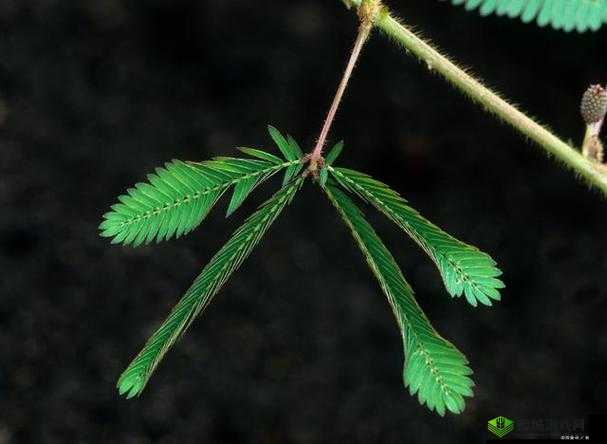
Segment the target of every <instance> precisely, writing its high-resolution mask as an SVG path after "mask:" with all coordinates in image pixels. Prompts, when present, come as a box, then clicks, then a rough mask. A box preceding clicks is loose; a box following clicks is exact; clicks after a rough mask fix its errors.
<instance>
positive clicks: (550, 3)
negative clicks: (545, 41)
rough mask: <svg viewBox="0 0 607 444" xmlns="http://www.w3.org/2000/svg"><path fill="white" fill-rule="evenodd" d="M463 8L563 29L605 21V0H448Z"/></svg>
mask: <svg viewBox="0 0 607 444" xmlns="http://www.w3.org/2000/svg"><path fill="white" fill-rule="evenodd" d="M451 2H452V3H453V4H454V5H461V4H463V5H464V6H465V8H466V10H473V9H478V10H479V12H480V14H481V15H482V16H487V15H490V14H497V15H505V16H508V17H510V18H515V17H520V18H521V20H522V21H523V22H525V23H528V22H531V21H533V20H535V21H536V23H537V24H538V25H539V26H542V27H543V26H546V25H548V24H549V25H551V26H552V27H553V28H554V29H562V30H564V31H566V32H570V31H573V30H576V31H578V32H585V31H587V30H591V31H596V30H598V29H599V28H600V27H601V26H602V25H603V23H605V22H606V21H607V0H451Z"/></svg>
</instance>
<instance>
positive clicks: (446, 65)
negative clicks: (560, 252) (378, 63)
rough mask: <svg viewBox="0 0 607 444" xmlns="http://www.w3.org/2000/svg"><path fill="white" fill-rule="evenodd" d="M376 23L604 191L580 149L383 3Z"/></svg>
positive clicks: (357, 1)
mask: <svg viewBox="0 0 607 444" xmlns="http://www.w3.org/2000/svg"><path fill="white" fill-rule="evenodd" d="M345 3H346V6H353V7H359V6H360V5H361V4H362V3H363V0H345ZM375 27H376V28H378V29H380V30H381V31H382V32H384V33H385V34H386V35H387V36H389V37H390V38H392V39H393V40H394V41H396V42H397V43H398V44H400V45H402V46H403V47H404V48H405V49H406V50H407V51H408V52H411V53H413V54H414V55H415V56H417V57H418V58H419V59H420V60H421V61H422V62H424V63H426V64H427V65H428V66H430V67H432V69H433V70H434V71H436V72H437V73H439V74H440V75H441V76H443V77H444V78H445V79H446V80H447V81H449V82H450V83H451V84H453V85H454V86H455V87H456V88H458V89H459V90H461V91H462V92H463V93H464V94H465V95H467V96H468V97H470V98H471V99H472V100H473V101H474V102H476V103H478V104H480V105H481V106H482V107H483V108H484V109H485V110H487V111H488V112H490V113H492V114H494V115H496V116H497V117H498V118H500V119H502V120H503V121H504V122H506V123H508V124H509V125H511V126H512V127H513V128H514V129H516V130H517V131H518V132H520V133H522V134H523V135H524V136H525V137H528V138H529V139H531V140H533V141H534V142H536V143H537V144H538V145H539V146H540V147H541V148H543V149H544V150H545V151H546V152H547V153H548V154H549V155H552V156H554V157H555V158H556V159H558V160H559V161H561V162H562V163H563V164H564V165H565V166H566V167H567V168H569V169H571V170H572V171H573V172H575V173H576V174H577V175H579V176H580V177H582V178H584V179H585V180H586V181H587V182H588V183H589V184H590V185H591V186H594V187H596V188H598V189H600V190H601V191H602V192H603V193H605V194H606V195H607V175H606V174H603V173H602V172H601V171H600V170H599V166H598V165H596V164H594V163H592V162H591V161H589V160H587V159H585V158H584V157H583V156H582V155H581V154H580V152H579V151H577V150H575V149H573V148H572V147H571V146H569V145H568V144H567V143H565V142H563V141H562V140H561V139H560V138H558V137H557V136H556V135H554V134H552V133H551V132H550V131H548V130H547V129H546V128H544V127H543V126H541V125H540V124H539V123H537V122H536V121H534V120H533V119H531V118H530V117H528V116H526V115H525V114H524V113H522V112H521V111H520V110H519V109H517V108H516V107H515V106H513V105H511V104H510V103H508V102H507V101H505V100H504V99H502V98H501V97H500V96H499V95H498V94H496V93H495V92H493V91H491V90H490V89H489V88H487V87H486V86H484V85H483V84H482V83H481V82H479V81H478V80H476V79H475V78H474V77H472V76H471V75H470V74H468V73H466V72H465V71H464V70H463V69H461V68H459V67H458V66H457V65H455V64H454V63H453V62H452V61H451V60H449V59H448V58H447V57H445V56H444V55H442V54H441V53H440V52H439V51H437V50H436V49H435V48H434V47H432V46H431V45H430V44H429V43H428V42H426V41H424V40H423V39H421V38H420V37H419V36H417V35H416V34H415V33H414V32H413V31H411V30H410V29H409V28H407V27H406V26H405V25H403V24H402V23H401V22H400V21H399V20H398V19H397V18H395V17H393V16H392V15H391V14H390V12H389V11H388V9H387V8H386V7H385V6H384V7H383V11H382V13H381V14H379V15H378V17H377V19H376V20H375Z"/></svg>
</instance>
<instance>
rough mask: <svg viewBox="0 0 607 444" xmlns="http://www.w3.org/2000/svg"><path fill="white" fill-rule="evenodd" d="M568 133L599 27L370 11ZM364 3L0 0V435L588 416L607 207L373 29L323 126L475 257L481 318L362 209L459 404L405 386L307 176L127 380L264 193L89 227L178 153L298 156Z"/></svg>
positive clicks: (371, 294)
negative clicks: (459, 392)
mask: <svg viewBox="0 0 607 444" xmlns="http://www.w3.org/2000/svg"><path fill="white" fill-rule="evenodd" d="M388 3H389V5H390V6H391V7H393V9H394V10H395V11H396V12H397V13H398V14H399V15H400V16H402V17H404V18H406V20H407V21H408V22H409V23H411V24H414V25H415V27H416V28H417V29H419V30H420V31H421V32H423V34H424V35H426V36H427V37H428V38H430V39H432V40H433V41H434V42H435V43H436V44H437V45H438V46H440V47H442V48H443V49H444V50H445V51H446V52H447V53H448V54H450V55H452V56H453V57H454V58H455V59H456V60H459V61H460V62H461V63H462V64H463V65H464V66H469V67H473V68H472V69H473V71H474V72H475V73H477V74H478V75H479V76H480V77H482V78H483V79H485V80H486V82H487V83H488V84H489V85H491V86H493V87H495V88H496V89H497V90H499V91H501V92H502V93H503V94H504V95H505V96H506V97H510V98H511V99H512V100H513V101H514V102H516V103H519V104H521V106H522V108H523V109H525V110H527V111H528V112H529V113H530V114H532V115H534V116H538V118H539V119H540V120H541V121H543V122H545V123H546V124H547V125H549V126H550V127H552V128H554V129H555V130H557V132H558V133H559V134H560V135H562V136H563V138H565V139H567V140H569V139H571V140H573V141H574V142H579V140H580V139H581V136H582V133H583V125H582V122H581V119H580V118H579V116H578V103H579V100H580V97H581V94H582V92H583V91H584V89H585V88H586V87H587V86H588V85H589V84H590V83H593V82H594V83H596V82H605V81H606V80H607V79H606V74H607V57H605V44H606V43H607V29H604V30H602V31H600V32H598V33H594V34H592V33H591V34H585V35H578V34H564V33H561V32H555V31H552V30H550V29H539V28H537V27H535V26H531V25H522V24H520V23H519V22H518V21H512V20H508V19H503V18H493V17H492V18H485V19H482V18H480V17H479V16H478V15H477V14H476V13H467V12H465V11H464V10H463V9H462V8H455V7H451V6H449V5H448V4H447V3H445V2H438V1H428V0H410V1H404V0H403V1H397V0H392V1H389V2H388ZM355 30H356V19H355V16H354V14H352V13H351V12H348V11H347V10H345V8H344V7H343V5H342V4H341V3H340V2H339V1H336V0H297V1H281V2H279V1H270V0H257V1H252V0H249V1H244V0H240V1H238V0H229V1H228V0H197V1H193V0H180V1H166V0H164V1H161V0H147V1H135V0H82V1H79V2H70V1H65V0H63V1H61V0H2V1H1V2H0V205H1V208H0V269H1V270H2V275H3V277H2V278H1V279H0V282H1V284H0V285H1V286H0V288H1V298H0V443H2V444H7V443H30V442H32V443H47V442H49V443H55V442H58V443H61V442H66V443H71V442H81V443H97V442H118V443H123V442H124V443H148V442H160V443H184V442H208V443H316V442H319V443H321V442H322V443H325V442H326V443H337V442H339V443H342V442H344V443H375V442H378V443H379V442H381V443H403V442H407V443H442V442H445V443H451V442H453V443H468V442H483V441H484V439H485V437H486V431H485V429H486V421H487V420H488V419H491V418H493V417H494V416H497V415H505V416H508V417H510V418H513V419H518V418H527V419H533V418H539V419H542V418H564V419H572V418H580V417H582V418H583V417H584V415H585V414H586V413H589V412H600V411H604V410H605V409H606V399H607V376H606V375H607V372H606V370H607V335H606V334H605V333H607V326H606V324H605V311H606V309H607V301H606V291H605V286H604V279H605V271H606V269H607V254H606V252H607V242H606V240H607V239H606V234H605V222H606V220H607V218H606V210H607V201H606V200H605V199H604V198H603V197H602V196H600V195H599V194H598V193H597V192H595V191H589V190H588V187H587V186H585V185H584V184H583V183H581V182H579V181H578V180H576V178H575V177H574V176H573V175H572V174H570V173H568V172H566V171H564V170H563V169H562V168H561V167H560V166H559V165H557V164H556V163H555V162H553V161H552V160H549V159H547V158H546V156H545V155H544V154H543V153H542V151H541V150H539V149H538V148H537V147H535V146H534V145H532V144H529V143H527V142H526V141H525V140H523V139H522V138H521V137H520V136H518V135H517V134H515V132H514V131H513V130H511V129H510V128H509V127H506V126H505V125H503V124H501V123H500V122H498V121H496V120H495V119H494V118H492V117H491V116H488V115H486V114H485V113H483V111H482V110H480V109H478V108H477V107H476V106H474V105H472V104H471V103H470V102H468V101H467V99H465V98H463V97H462V95H461V94H460V93H459V92H457V91H456V90H455V89H454V88H452V87H451V86H449V85H447V84H446V83H445V82H444V81H443V80H441V79H440V78H438V77H436V76H435V75H433V74H432V73H430V72H428V69H427V68H426V67H425V66H423V65H421V64H418V63H417V62H416V61H415V60H413V59H412V58H409V57H406V56H405V54H404V53H403V52H401V51H400V50H399V49H398V48H396V47H395V46H394V45H393V44H392V43H390V42H389V41H387V40H386V39H384V38H382V37H380V36H374V38H373V39H372V41H371V42H370V43H369V45H368V47H367V48H366V51H365V53H364V55H363V58H362V61H361V63H360V65H359V67H358V70H357V71H356V73H355V76H354V78H353V80H352V83H351V85H350V89H349V91H348V94H347V96H346V98H345V100H344V102H343V106H342V108H341V110H340V112H339V115H338V119H337V121H336V124H335V127H334V131H333V132H332V135H331V138H332V139H333V140H336V139H337V138H343V139H345V141H346V150H345V152H344V154H343V155H342V159H341V163H342V165H345V166H349V167H352V168H356V169H361V170H364V171H366V172H368V173H370V174H372V175H374V176H376V177H377V178H379V179H381V180H383V181H385V182H387V183H389V184H391V185H392V186H393V187H394V188H395V189H397V190H399V191H400V192H401V193H402V194H403V195H404V196H405V197H407V198H408V199H409V200H410V201H411V202H412V204H413V205H415V206H416V207H417V208H418V209H419V210H420V211H421V212H422V213H423V214H425V215H426V216H427V217H429V218H430V219H431V220H433V221H435V222H436V223H437V224H439V225H441V226H442V227H444V228H445V229H447V230H448V231H449V232H451V233H453V234H454V235H456V236H457V237H459V238H461V239H463V240H466V241H467V242H470V243H473V244H475V245H477V246H479V247H480V248H482V249H483V250H485V251H487V252H489V253H490V254H491V255H492V256H493V257H494V258H495V259H496V260H497V261H498V262H499V264H500V265H501V267H502V269H503V270H504V280H505V282H506V283H507V286H508V287H507V289H506V290H505V291H504V292H503V302H501V303H499V304H497V305H496V306H495V307H493V308H490V309H489V308H476V309H473V308H472V307H470V306H468V305H467V304H466V303H465V301H464V300H463V299H459V300H451V299H450V298H449V296H448V295H447V293H446V292H445V291H444V289H443V288H442V285H441V281H440V278H439V275H438V274H437V272H436V271H435V269H434V268H433V266H432V263H431V262H430V260H429V259H428V258H427V257H425V256H424V254H423V253H422V252H421V251H420V250H419V249H418V248H417V247H415V246H414V245H413V244H412V242H410V241H409V240H407V239H406V238H405V236H404V235H403V234H402V233H401V232H400V231H399V230H398V229H397V228H396V227H394V226H393V225H391V224H390V223H389V222H387V221H386V220H384V219H383V218H382V217H380V216H377V215H376V214H375V212H373V211H370V210H369V211H368V214H369V217H370V218H371V220H372V221H373V222H374V223H375V224H376V226H377V228H378V231H379V232H380V233H381V235H382V236H383V237H384V239H385V240H386V242H387V244H388V245H389V246H390V247H391V248H392V250H393V251H394V254H395V256H396V257H397V259H398V260H399V263H400V264H401V266H402V268H403V270H404V273H405V275H406V276H407V277H408V279H409V280H410V282H411V284H412V285H413V286H414V288H415V289H416V292H417V296H418V299H419V301H420V304H421V305H422V306H423V308H424V309H425V310H426V311H427V313H428V315H429V316H430V318H431V319H432V321H433V323H434V325H435V326H436V328H437V329H438V330H439V331H440V332H441V333H442V334H444V335H445V336H446V337H448V338H450V339H452V340H453V342H454V343H455V344H456V345H458V346H459V347H460V348H461V350H462V351H464V353H466V354H467V355H468V357H469V358H470V360H471V364H472V366H473V368H474V369H475V372H476V374H475V380H476V383H477V388H476V396H475V397H474V398H473V399H471V400H470V401H469V402H468V406H467V410H466V412H465V413H464V414H463V415H461V416H453V415H451V416H447V417H446V418H444V419H441V418H439V417H438V416H437V415H435V414H433V413H429V412H428V411H427V410H426V409H425V408H424V407H420V406H419V404H418V402H417V400H416V399H414V398H412V397H411V396H409V394H408V393H407V391H406V390H405V389H404V388H403V386H402V380H401V371H402V370H401V369H402V360H403V356H402V346H401V340H400V338H399V333H398V330H397V328H396V325H395V322H394V321H393V316H392V313H391V312H390V309H389V306H388V304H387V303H386V301H385V298H384V296H383V295H382V294H381V292H380V290H379V288H378V285H377V284H376V282H375V281H374V279H373V277H372V276H371V274H370V273H369V272H368V271H367V269H366V265H365V264H364V261H363V259H362V257H361V255H360V253H359V252H358V251H357V249H356V247H355V246H354V244H353V242H352V240H351V239H350V235H349V233H348V232H347V230H346V229H345V228H344V227H343V226H342V225H341V223H340V221H339V220H338V217H337V216H336V214H335V212H334V211H333V209H332V208H331V207H330V205H328V204H327V202H326V201H325V199H324V198H323V196H322V195H321V194H319V193H318V190H317V189H315V186H313V185H312V184H311V183H310V184H308V185H307V186H306V187H305V188H304V189H303V190H302V192H301V193H300V195H299V197H298V199H296V201H295V202H294V204H293V205H292V206H291V207H290V208H288V211H286V212H285V213H284V214H283V216H281V218H280V219H279V220H278V222H277V223H276V224H275V226H273V227H272V229H271V231H270V233H269V235H268V236H267V238H266V239H265V240H264V241H263V243H262V245H261V246H260V247H259V248H258V249H257V250H256V252H255V253H254V254H253V255H252V256H251V257H250V258H249V259H248V260H247V262H246V263H245V265H244V266H243V268H242V269H241V270H240V272H238V273H237V274H236V275H235V276H234V278H233V279H232V280H231V282H230V283H229V285H228V286H227V287H226V288H225V289H224V291H222V292H221V293H220V294H219V295H218V297H217V298H216V300H215V302H214V303H213V305H212V306H211V307H210V309H209V310H208V311H207V312H206V314H205V315H204V317H203V318H202V319H199V320H198V321H197V322H196V324H195V325H194V326H193V328H192V329H191V330H190V331H189V333H188V334H187V335H186V336H185V337H184V338H183V340H182V341H180V343H179V344H178V345H177V346H176V347H175V348H174V350H173V351H172V352H171V353H170V354H169V355H167V358H166V359H165V361H164V362H163V364H162V365H161V366H160V368H159V370H158V372H157V373H156V375H155V376H154V377H153V379H152V381H151V383H150V385H149V387H148V389H147V390H146V392H145V393H144V395H143V396H142V397H141V398H139V399H137V400H131V401H126V400H123V399H121V398H119V397H118V395H117V393H116V390H115V388H114V385H115V381H116V379H117V377H118V375H119V374H120V372H121V371H122V370H123V369H124V368H125V366H126V365H127V364H128V363H129V362H130V359H131V358H132V357H133V356H134V354H135V353H136V352H137V351H138V350H139V349H140V347H141V346H142V344H143V343H144V342H145V340H146V338H147V337H148V336H149V335H150V334H151V333H152V332H153V330H154V329H155V328H156V327H157V326H158V325H159V323H160V322H161V320H162V319H164V317H165V316H166V315H167V313H168V311H169V310H170V308H171V307H172V306H173V304H174V303H175V302H176V301H177V300H178V298H179V297H180V296H181V294H182V293H183V291H184V290H185V289H186V288H187V287H188V286H189V284H190V283H191V281H192V280H193V279H194V277H195V276H196V275H197V273H198V271H199V270H200V269H201V268H202V266H203V265H204V264H205V263H206V262H207V261H208V259H209V258H210V257H211V256H212V254H213V253H214V252H215V251H216V250H217V249H218V248H219V247H220V246H221V245H222V243H223V242H224V241H225V240H226V239H227V238H228V236H229V235H230V233H231V232H232V230H233V229H234V228H235V227H236V226H237V225H238V222H239V220H241V219H242V217H244V216H245V215H246V214H248V213H249V212H250V211H251V210H252V209H254V208H255V206H256V205H257V204H259V203H260V202H261V201H262V200H263V199H265V198H267V196H269V195H270V193H271V190H272V189H273V188H275V187H276V186H277V183H276V182H273V183H272V184H270V185H271V186H267V187H265V188H263V190H262V191H261V192H259V193H257V194H255V195H254V197H253V198H251V199H250V201H249V202H248V203H247V204H246V205H245V206H244V207H243V208H242V209H241V210H239V212H238V213H237V215H236V216H235V217H232V218H230V219H228V220H226V219H225V218H224V216H223V210H224V209H225V203H224V204H223V205H221V206H220V208H218V209H217V210H216V211H215V212H213V214H212V216H211V217H210V218H209V219H208V220H207V221H206V222H205V223H204V225H203V227H202V228H200V229H198V230H197V231H196V232H195V233H194V234H192V235H190V236H188V237H187V238H183V239H180V240H178V241H173V242H168V243H164V244H161V245H157V246H152V247H145V248H140V249H136V250H133V249H129V248H122V247H117V246H111V245H110V244H109V242H108V241H107V240H104V239H101V238H99V237H98V231H97V226H98V224H99V222H100V220H101V215H102V214H103V213H104V212H105V211H107V209H108V207H109V205H111V204H112V203H114V202H115V199H116V197H117V196H118V194H120V193H122V192H123V191H124V190H125V189H126V188H127V187H129V186H131V185H132V184H134V183H135V182H138V181H140V180H142V178H144V177H145V174H146V173H147V172H149V171H151V170H152V169H153V168H154V167H156V166H158V165H161V164H162V163H164V162H165V161H167V160H170V159H171V158H180V159H190V160H199V159H207V158H209V157H211V156H215V155H231V154H234V153H235V150H234V148H233V147H234V146H239V145H251V146H262V147H268V148H269V147H270V145H271V144H270V142H269V138H268V136H267V134H266V131H265V125H266V124H267V123H273V124H275V125H276V126H278V127H279V128H281V129H283V130H285V131H288V132H290V133H291V134H293V135H294V136H295V137H296V138H297V139H299V140H300V141H301V142H302V144H304V145H305V146H306V147H307V148H310V147H311V144H312V142H313V141H314V139H315V137H316V136H317V134H318V132H319V129H320V126H321V122H322V119H323V117H324V115H325V112H326V109H327V107H328V105H329V103H330V100H331V98H332V95H333V92H334V90H335V87H336V84H337V82H338V80H339V77H340V75H341V70H342V69H343V66H344V64H345V61H346V58H347V52H348V50H349V48H350V46H351V44H352V41H353V39H354V34H355Z"/></svg>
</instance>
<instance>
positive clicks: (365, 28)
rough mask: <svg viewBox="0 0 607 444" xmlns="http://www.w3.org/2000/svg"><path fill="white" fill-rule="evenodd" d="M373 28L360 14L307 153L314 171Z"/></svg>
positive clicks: (370, 21) (368, 20)
mask: <svg viewBox="0 0 607 444" xmlns="http://www.w3.org/2000/svg"><path fill="white" fill-rule="evenodd" d="M372 28H373V22H372V20H371V19H369V18H368V17H365V16H363V15H361V22H360V26H359V27H358V35H357V36H356V41H355V42H354V47H353V48H352V52H351V54H350V59H349V60H348V64H347V65H346V69H345V71H344V74H343V76H342V78H341V82H340V83H339V87H338V88H337V91H336V93H335V97H334V98H333V103H332V104H331V108H329V112H328V113H327V117H326V118H325V121H324V123H323V126H322V130H321V131H320V136H318V140H317V142H316V145H315V146H314V150H312V152H311V153H310V154H309V159H310V167H311V168H310V169H311V170H312V171H315V170H316V169H317V166H318V164H319V162H321V159H322V151H323V149H324V146H325V143H326V141H327V136H328V135H329V131H330V130H331V126H332V124H333V121H334V120H335V115H336V114H337V110H338V109H339V105H340V103H341V100H342V98H343V96H344V93H345V92H346V88H347V87H348V83H349V81H350V78H351V77H352V72H353V71H354V68H355V67H356V62H357V61H358V58H359V57H360V53H361V51H362V49H363V46H365V43H366V42H367V40H368V38H369V34H370V33H371V29H372Z"/></svg>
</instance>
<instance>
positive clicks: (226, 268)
mask: <svg viewBox="0 0 607 444" xmlns="http://www.w3.org/2000/svg"><path fill="white" fill-rule="evenodd" d="M302 183H303V178H298V179H297V180H294V181H293V182H291V183H290V184H289V185H287V186H286V187H284V188H282V189H281V190H279V191H278V192H277V193H276V194H275V195H274V196H273V197H272V198H271V199H270V200H268V201H267V202H266V203H265V204H263V205H262V206H261V207H260V208H259V209H258V210H257V211H256V212H255V213H254V214H253V215H252V216H250V217H249V218H248V219H247V220H246V221H245V223H244V224H243V225H242V226H241V227H240V228H239V229H238V230H236V232H235V233H234V234H233V235H232V237H231V238H230V240H229V241H228V242H227V243H226V244H225V245H224V246H223V248H221V250H219V252H218V253H217V254H216V255H215V256H214V257H213V258H212V259H211V261H210V262H209V264H208V265H207V266H206V267H205V268H204V269H203V270H202V273H201V274H200V275H199V276H198V277H197V278H196V280H195V281H194V283H193V284H192V286H191V287H190V288H189V289H188V291H187V292H186V293H185V295H184V296H183V297H182V299H181V300H180V301H179V303H178V304H177V305H176V306H175V307H174V308H173V310H172V311H171V313H170V314H169V317H168V318H167V319H166V320H165V321H164V322H163V324H162V325H161V326H160V328H159V329H158V330H157V331H156V332H155V333H154V334H153V335H152V337H151V338H150V339H149V340H148V342H147V343H146V344H145V346H144V347H143V349H142V350H141V352H140V353H139V354H138V355H137V356H136V357H135V359H134V360H133V361H132V362H131V364H130V365H129V367H128V368H127V369H126V370H125V371H124V373H123V374H122V375H121V376H120V379H119V380H118V384H117V386H118V389H119V392H120V394H121V395H125V394H126V396H127V398H132V397H134V396H137V395H139V394H141V392H142V391H143V389H144V388H145V386H146V384H147V382H148V380H149V379H150V377H151V375H152V373H153V372H154V370H155V369H156V367H157V366H158V364H159V363H160V361H161V360H162V358H163V357H164V355H165V354H166V352H167V351H168V350H169V349H170V348H171V347H172V346H173V344H174V343H175V341H177V339H178V338H179V337H180V336H181V334H183V333H184V332H185V331H186V330H187V328H188V327H189V326H190V324H191V323H192V322H193V321H194V319H195V318H196V317H197V316H198V315H199V314H200V313H201V312H202V311H204V309H205V308H206V307H207V306H208V305H209V303H210V302H211V300H212V299H213V297H214V296H215V294H217V292H218V291H219V290H220V289H221V287H222V286H223V285H224V284H225V283H226V282H227V280H228V279H229V277H230V276H231V275H232V273H233V272H234V271H236V270H237V269H238V267H240V265H241V264H242V262H243V261H244V260H245V259H246V258H247V257H248V256H249V254H250V253H251V251H252V250H253V248H255V246H256V245H257V244H258V243H259V241H260V240H261V238H262V237H263V235H264V234H265V233H266V231H267V230H268V228H269V227H270V225H272V223H273V222H274V220H275V219H276V218H277V217H278V215H279V214H280V213H281V212H282V210H283V209H284V208H285V206H287V204H289V203H290V202H291V200H292V199H293V196H294V195H295V193H296V192H297V190H298V189H299V188H300V186H301V184H302Z"/></svg>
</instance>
